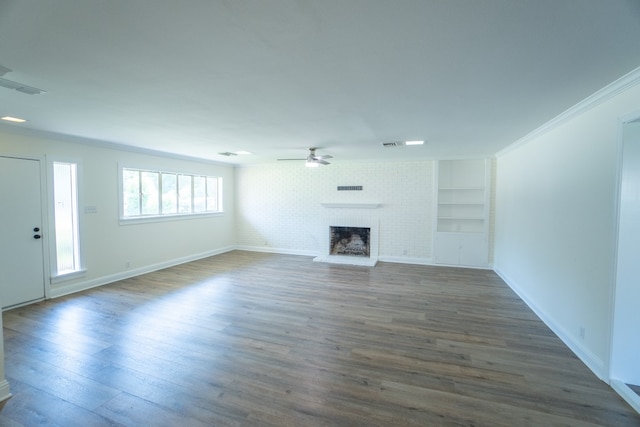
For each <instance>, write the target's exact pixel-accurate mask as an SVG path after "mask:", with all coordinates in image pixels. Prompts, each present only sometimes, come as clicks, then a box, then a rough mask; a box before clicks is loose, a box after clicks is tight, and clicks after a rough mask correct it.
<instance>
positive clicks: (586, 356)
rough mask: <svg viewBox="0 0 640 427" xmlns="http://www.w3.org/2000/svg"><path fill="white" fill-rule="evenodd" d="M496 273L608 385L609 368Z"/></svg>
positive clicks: (503, 276)
mask: <svg viewBox="0 0 640 427" xmlns="http://www.w3.org/2000/svg"><path fill="white" fill-rule="evenodd" d="M493 271H495V273H496V274H497V275H498V276H500V278H501V279H502V280H503V281H504V282H505V283H506V284H507V285H508V286H509V287H510V288H511V289H512V290H513V291H514V292H515V293H516V294H517V295H518V296H519V297H520V299H521V300H522V301H524V303H525V304H527V306H529V308H530V309H531V310H533V312H534V313H535V314H536V315H537V316H538V317H539V318H540V320H542V321H543V322H544V324H545V325H547V326H548V327H549V329H551V331H553V333H555V334H556V335H557V336H558V338H560V340H562V342H563V343H565V345H566V346H567V347H569V349H570V350H571V351H572V352H573V353H574V354H575V355H576V356H577V357H578V358H579V359H580V360H582V362H583V363H584V364H585V365H587V367H588V368H589V369H590V370H591V372H593V373H594V374H595V375H596V376H597V377H598V378H599V379H600V380H602V381H604V382H607V383H608V378H607V369H606V368H607V367H606V365H605V363H604V361H602V360H601V359H600V358H599V357H597V356H596V355H595V354H593V353H592V352H591V351H590V350H589V349H588V348H586V347H585V346H584V345H582V344H580V343H579V342H578V341H576V340H575V339H574V338H573V336H572V335H571V334H569V333H567V331H566V330H565V329H564V328H562V327H561V326H560V325H558V324H557V323H556V322H555V321H553V319H552V317H551V316H548V315H547V314H546V313H545V312H544V311H543V310H542V309H540V307H538V306H537V305H536V304H535V303H534V302H533V300H532V299H531V298H529V296H528V295H527V294H526V293H525V292H524V291H523V290H522V289H520V287H519V286H518V285H517V283H515V282H514V281H513V280H511V279H510V278H509V277H508V276H507V275H506V274H504V273H503V272H502V271H501V270H500V269H499V268H497V267H496V268H494V270H493Z"/></svg>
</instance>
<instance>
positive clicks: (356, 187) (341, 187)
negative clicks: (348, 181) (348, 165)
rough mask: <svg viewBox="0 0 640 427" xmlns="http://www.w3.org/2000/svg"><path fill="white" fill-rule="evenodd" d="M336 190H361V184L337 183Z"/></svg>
mask: <svg viewBox="0 0 640 427" xmlns="http://www.w3.org/2000/svg"><path fill="white" fill-rule="evenodd" d="M338 191H362V185H338Z"/></svg>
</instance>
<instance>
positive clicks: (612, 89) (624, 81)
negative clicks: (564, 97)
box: [495, 67, 640, 157]
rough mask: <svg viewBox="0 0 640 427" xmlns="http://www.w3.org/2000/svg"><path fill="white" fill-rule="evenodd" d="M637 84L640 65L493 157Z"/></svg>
mask: <svg viewBox="0 0 640 427" xmlns="http://www.w3.org/2000/svg"><path fill="white" fill-rule="evenodd" d="M638 84H640V67H638V68H636V69H635V70H633V71H631V72H629V73H627V74H625V75H624V76H622V77H620V78H619V79H618V80H616V81H614V82H613V83H611V84H608V85H607V86H605V87H604V88H602V89H600V90H599V91H597V92H595V93H594V94H592V95H590V96H588V97H587V98H585V99H583V100H582V101H580V102H578V103H577V104H576V105H574V106H573V107H571V108H569V109H567V110H565V111H564V112H562V113H560V114H558V115H557V116H556V117H554V118H553V119H551V120H549V121H548V122H546V123H545V124H543V125H542V126H540V127H539V128H537V129H535V130H533V131H531V132H530V133H528V134H526V135H525V136H523V137H522V138H520V139H518V140H517V141H515V142H513V143H512V144H510V145H508V146H507V147H505V148H503V149H502V150H500V151H498V152H497V153H496V155H495V157H501V156H504V155H505V154H507V153H509V152H511V151H513V150H515V149H516V148H519V147H521V146H523V145H524V144H526V143H527V142H529V141H531V140H532V139H535V138H537V137H539V136H541V135H544V134H545V133H547V132H549V131H551V130H552V129H555V128H556V127H558V126H560V125H561V124H563V123H566V122H567V121H569V120H571V119H573V118H574V117H576V116H578V115H580V114H582V113H584V112H586V111H588V110H590V109H592V108H595V107H596V106H597V105H600V104H602V103H603V102H605V101H608V100H609V99H611V98H613V97H615V96H617V95H619V94H621V93H622V92H624V91H626V90H628V89H629V88H632V87H634V86H636V85H638Z"/></svg>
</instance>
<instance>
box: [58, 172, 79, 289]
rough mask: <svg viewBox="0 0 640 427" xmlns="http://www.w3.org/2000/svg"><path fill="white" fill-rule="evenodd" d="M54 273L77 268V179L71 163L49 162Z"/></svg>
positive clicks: (72, 270)
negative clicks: (52, 207)
mask: <svg viewBox="0 0 640 427" xmlns="http://www.w3.org/2000/svg"><path fill="white" fill-rule="evenodd" d="M53 205H54V209H53V216H54V230H55V235H54V240H55V261H56V262H55V265H56V272H55V275H57V276H61V275H65V274H69V273H74V272H77V271H80V269H81V267H80V243H79V238H78V236H79V231H78V230H79V227H78V182H77V165H76V164H75V163H63V162H53Z"/></svg>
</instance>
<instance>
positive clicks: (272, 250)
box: [234, 245, 318, 257]
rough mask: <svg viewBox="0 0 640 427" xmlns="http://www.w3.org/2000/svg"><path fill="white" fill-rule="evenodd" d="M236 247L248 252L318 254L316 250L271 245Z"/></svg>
mask: <svg viewBox="0 0 640 427" xmlns="http://www.w3.org/2000/svg"><path fill="white" fill-rule="evenodd" d="M234 249H236V250H239V251H248V252H263V253H269V254H282V255H302V256H313V257H315V256H318V252H316V251H302V250H298V249H285V248H272V247H270V246H243V245H239V246H235V247H234Z"/></svg>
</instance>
